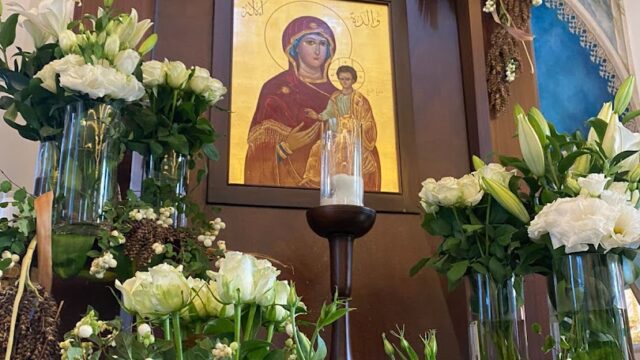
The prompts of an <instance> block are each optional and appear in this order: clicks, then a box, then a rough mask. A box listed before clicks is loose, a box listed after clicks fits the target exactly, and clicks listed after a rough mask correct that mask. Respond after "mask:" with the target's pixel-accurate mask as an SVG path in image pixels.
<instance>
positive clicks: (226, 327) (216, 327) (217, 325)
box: [203, 319, 234, 335]
mask: <svg viewBox="0 0 640 360" xmlns="http://www.w3.org/2000/svg"><path fill="white" fill-rule="evenodd" d="M233 332H234V327H233V322H231V321H230V320H229V319H214V320H211V321H209V322H207V323H206V324H205V326H204V331H203V334H205V335H220V334H228V333H231V334H233Z"/></svg>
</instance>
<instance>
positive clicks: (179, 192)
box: [140, 151, 189, 227]
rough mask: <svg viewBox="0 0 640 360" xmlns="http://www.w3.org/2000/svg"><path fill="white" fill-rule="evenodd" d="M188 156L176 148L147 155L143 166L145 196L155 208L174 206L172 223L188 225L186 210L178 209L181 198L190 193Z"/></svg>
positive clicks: (145, 199) (143, 194)
mask: <svg viewBox="0 0 640 360" xmlns="http://www.w3.org/2000/svg"><path fill="white" fill-rule="evenodd" d="M188 161H189V158H188V156H186V155H183V154H179V153H177V152H175V151H169V152H168V153H166V154H164V155H151V154H150V155H147V156H145V157H144V159H143V164H142V165H143V166H142V184H141V185H140V189H142V194H141V197H142V199H143V200H144V201H145V202H147V203H149V204H152V205H153V206H154V207H156V208H159V207H166V206H173V207H174V208H176V210H177V211H175V212H174V213H173V224H174V226H176V227H182V226H186V225H187V219H186V216H185V215H184V209H178V208H179V206H178V203H179V200H180V199H181V198H183V197H184V196H186V195H187V185H188V183H189V166H188Z"/></svg>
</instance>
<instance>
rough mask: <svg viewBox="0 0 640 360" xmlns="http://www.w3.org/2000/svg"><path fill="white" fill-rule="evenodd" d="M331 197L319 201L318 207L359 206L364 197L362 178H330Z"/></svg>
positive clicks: (336, 176) (341, 175) (347, 176)
mask: <svg viewBox="0 0 640 360" xmlns="http://www.w3.org/2000/svg"><path fill="white" fill-rule="evenodd" d="M331 185H332V186H331V196H330V197H323V198H321V199H320V205H360V206H362V197H363V196H364V183H363V181H362V177H360V176H352V175H347V174H337V175H334V176H333V177H332V178H331Z"/></svg>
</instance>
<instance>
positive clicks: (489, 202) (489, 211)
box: [484, 196, 493, 254]
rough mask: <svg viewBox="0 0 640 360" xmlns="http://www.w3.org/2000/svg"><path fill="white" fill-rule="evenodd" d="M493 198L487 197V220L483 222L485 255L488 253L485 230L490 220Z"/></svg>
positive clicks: (487, 240) (487, 239)
mask: <svg viewBox="0 0 640 360" xmlns="http://www.w3.org/2000/svg"><path fill="white" fill-rule="evenodd" d="M492 199H493V198H492V197H491V196H489V200H488V203H487V218H486V220H485V222H484V226H485V228H484V246H485V249H486V253H487V254H488V253H489V232H488V231H487V228H488V227H489V219H490V218H491V200H492Z"/></svg>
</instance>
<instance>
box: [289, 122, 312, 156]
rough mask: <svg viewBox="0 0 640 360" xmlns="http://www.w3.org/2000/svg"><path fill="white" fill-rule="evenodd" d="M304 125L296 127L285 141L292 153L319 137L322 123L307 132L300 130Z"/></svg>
mask: <svg viewBox="0 0 640 360" xmlns="http://www.w3.org/2000/svg"><path fill="white" fill-rule="evenodd" d="M303 125H304V123H301V124H300V125H298V126H296V127H295V128H294V129H293V130H291V132H290V133H289V135H288V136H287V139H286V140H285V141H286V142H287V145H288V146H289V149H290V150H291V151H296V150H297V149H299V148H301V147H304V146H306V145H309V144H311V143H312V142H314V141H315V140H316V138H317V137H318V132H319V131H320V123H315V124H313V125H312V126H311V127H310V128H308V129H307V130H300V129H301V128H302V126H303Z"/></svg>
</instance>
